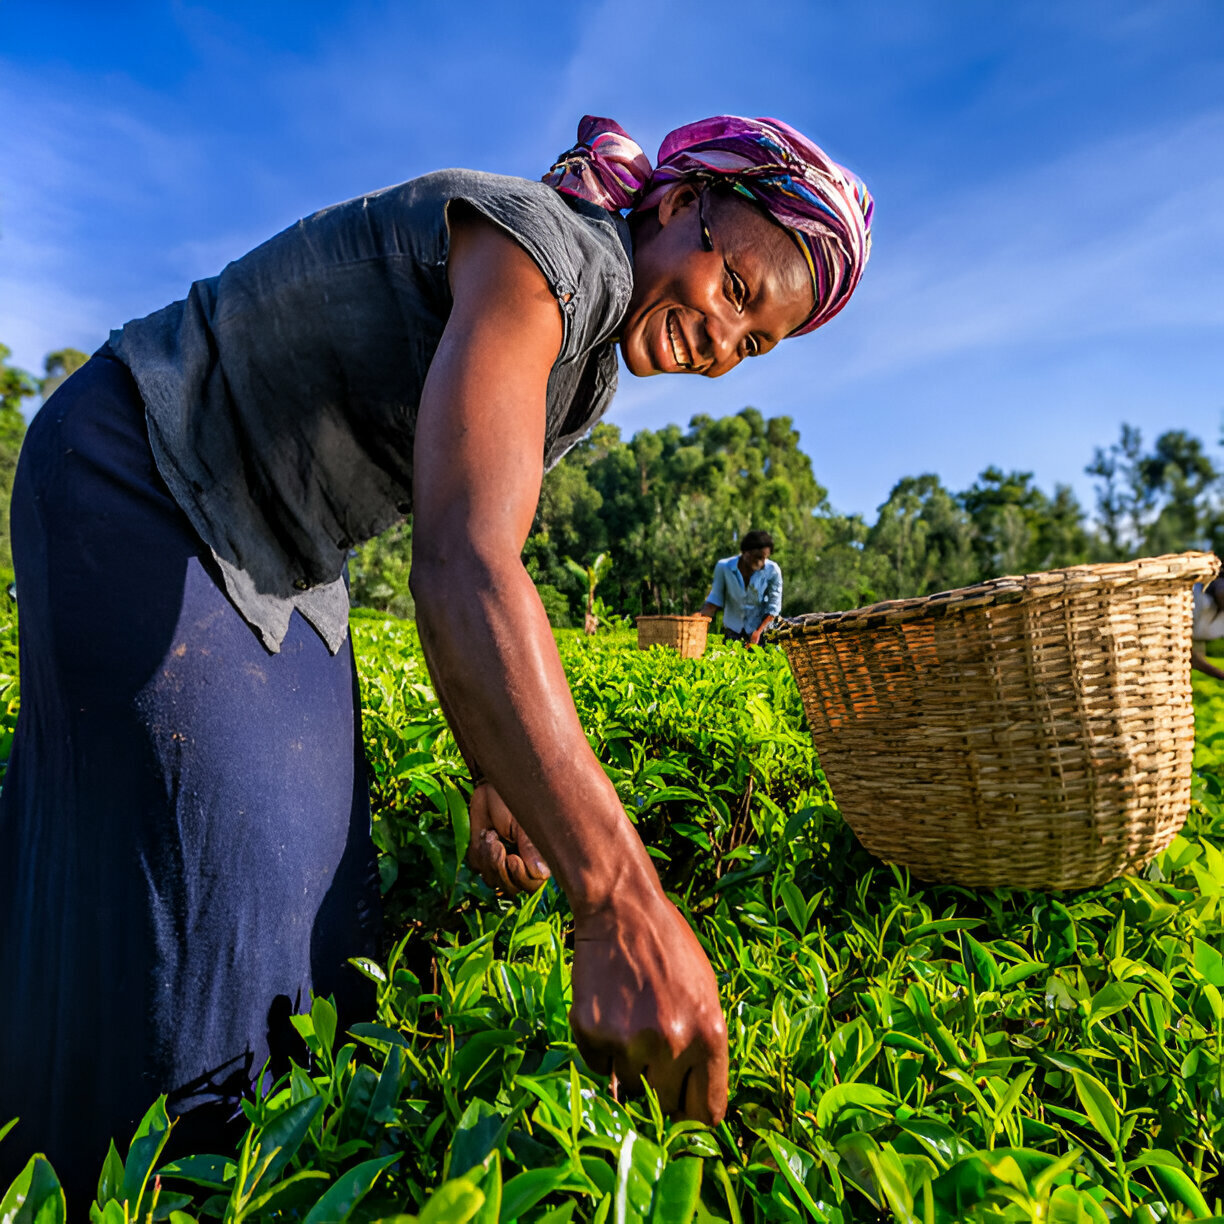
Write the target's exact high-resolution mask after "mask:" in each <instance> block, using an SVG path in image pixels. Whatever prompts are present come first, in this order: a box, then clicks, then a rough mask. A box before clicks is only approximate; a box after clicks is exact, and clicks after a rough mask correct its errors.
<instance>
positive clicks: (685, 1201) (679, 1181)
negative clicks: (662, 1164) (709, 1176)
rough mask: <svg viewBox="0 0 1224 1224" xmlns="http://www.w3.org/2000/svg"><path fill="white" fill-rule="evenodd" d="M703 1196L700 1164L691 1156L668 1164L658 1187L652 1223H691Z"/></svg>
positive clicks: (653, 1205) (655, 1194) (656, 1188)
mask: <svg viewBox="0 0 1224 1224" xmlns="http://www.w3.org/2000/svg"><path fill="white" fill-rule="evenodd" d="M700 1197H701V1161H700V1160H697V1159H695V1158H694V1157H692V1156H686V1157H682V1158H681V1159H680V1160H672V1161H669V1162H668V1164H667V1167H666V1168H665V1169H664V1170H663V1176H662V1177H660V1178H659V1184H658V1185H657V1186H656V1187H655V1192H654V1198H653V1200H652V1201H651V1206H650V1220H651V1224H689V1222H690V1221H691V1220H692V1218H693V1216H694V1214H695V1213H696V1211H697V1202H698V1199H699V1198H700Z"/></svg>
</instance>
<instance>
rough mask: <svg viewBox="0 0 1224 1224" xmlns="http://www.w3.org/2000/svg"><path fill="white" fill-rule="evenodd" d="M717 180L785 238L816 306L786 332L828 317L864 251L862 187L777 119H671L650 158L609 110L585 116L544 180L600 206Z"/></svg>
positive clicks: (642, 204)
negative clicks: (797, 254)
mask: <svg viewBox="0 0 1224 1224" xmlns="http://www.w3.org/2000/svg"><path fill="white" fill-rule="evenodd" d="M685 179H688V180H692V181H695V182H696V183H698V184H702V185H709V184H714V183H721V184H724V185H725V186H727V187H729V188H731V189H733V190H735V191H736V192H738V193H739V194H741V195H743V196H745V197H747V198H748V199H749V200H751V201H753V202H754V203H755V204H756V205H757V206H758V207H760V208H761V209H763V210H764V211H765V212H766V213H767V214H768V215H769V216H770V217H771V218H773V220H774V221H776V222H777V223H778V224H779V225H780V226H782V228H783V229H785V230H786V231H787V232H788V233H789V234H790V235H791V237H792V238H794V240H795V242H796V244H797V245H798V247H799V250H800V251H801V252H802V254H803V256H804V259H805V260H806V262H807V266H808V271H809V273H810V274H811V277H812V288H813V291H814V294H815V301H816V307H815V309H814V310H813V312H812V314H811V315H810V316H809V317H808V319H807V321H806V322H805V323H804V324H803V325H802V326H801V327H799V328H797V329H796V331H795V332H794V333H793V334H794V335H797V336H798V335H803V334H804V333H805V332H810V331H812V330H813V329H814V328H817V327H819V326H820V325H821V324H822V323H826V322H828V320H829V319H831V318H832V317H833V316H834V315H835V314H837V312H838V311H839V310H841V309H842V307H843V306H845V304H846V302H847V301H849V299H850V295H851V294H852V293H853V292H854V289H855V287H856V286H857V285H858V283H859V280H860V278H861V277H862V275H863V268H864V267H865V266H866V264H867V259H868V256H869V255H870V254H871V221H872V212H873V208H874V205H873V202H872V199H871V194H870V193H869V192H868V190H867V188H866V187H865V186H864V185H863V182H862V180H861V179H859V178H858V176H857V175H855V174H853V173H851V172H850V171H849V170H847V169H846V168H845V167H844V166H839V165H838V164H837V162H835V161H833V159H832V158H830V157H829V156H828V155H827V154H826V153H825V152H824V151H823V150H822V149H820V148H819V147H818V146H817V145H815V144H813V143H812V142H811V141H810V140H808V138H807V137H806V136H804V135H803V134H802V133H801V132H797V131H796V130H795V129H794V128H792V127H791V126H790V125H789V124H786V123H783V122H782V121H781V120H779V119H743V118H740V117H739V116H738V115H715V116H713V117H712V118H709V119H701V120H699V121H698V122H696V123H689V124H686V125H685V126H684V127H679V128H676V130H675V131H674V132H670V133H668V135H667V136H666V137H664V140H663V143H662V145H660V147H659V158H658V165H657V166H655V167H654V169H653V170H652V169H651V165H650V159H649V158H648V157H647V156H646V154H645V153H643V151H642V148H641V146H640V145H638V144H637V142H636V141H634V140H633V138H632V137H631V136H629V135H628V133H627V132H625V130H624V129H623V128H622V127H621V126H620V125H619V124H616V123H614V122H613V121H612V120H611V119H600V118H597V117H594V116H592V115H587V116H585V117H584V118H583V120H582V122H581V123H580V124H579V125H578V143H577V144H576V145H574V147H573V148H572V149H569V150H567V151H566V152H565V153H563V154H562V155H561V157H559V158H558V159H557V162H556V164H555V165H554V166H553V167H552V169H551V170H550V171H549V172H548V173H547V174H546V175H545V176H544V182H546V183H548V184H549V185H550V186H552V187H555V188H556V189H557V190H558V191H561V192H564V193H566V194H567V195H572V196H577V197H579V198H580V199H584V200H588V201H590V202H591V203H592V204H598V205H600V207H602V208H607V209H625V208H627V209H632V210H634V211H637V210H641V209H646V208H652V207H653V206H654V205H655V204H657V203H658V200H659V197H660V196H662V195H663V193H664V192H665V191H666V190H667V189H668V188H669V187H670V186H671V185H672V184H674V183H677V182H680V181H682V180H685Z"/></svg>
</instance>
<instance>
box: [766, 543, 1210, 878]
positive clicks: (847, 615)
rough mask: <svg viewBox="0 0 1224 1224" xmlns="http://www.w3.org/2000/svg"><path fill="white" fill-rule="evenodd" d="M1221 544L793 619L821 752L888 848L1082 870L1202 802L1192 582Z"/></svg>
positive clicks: (983, 873) (862, 830) (971, 861)
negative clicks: (1194, 767) (1195, 790)
mask: <svg viewBox="0 0 1224 1224" xmlns="http://www.w3.org/2000/svg"><path fill="white" fill-rule="evenodd" d="M1219 564H1220V563H1219V561H1218V560H1217V558H1216V557H1214V556H1212V555H1211V554H1210V553H1182V554H1179V555H1176V556H1168V557H1145V558H1143V559H1141V560H1139V561H1130V562H1124V563H1119V564H1110V565H1083V566H1076V567H1074V568H1071V569H1063V570H1052V571H1050V572H1048V573H1043V574H1028V575H1025V576H1023V577H1015V578H996V579H993V580H992V581H990V582H984V583H982V584H981V585H980V586H974V587H965V588H963V589H961V590H957V591H948V592H945V593H944V594H941V595H931V596H929V597H928V598H925V599H904V600H894V601H891V602H888V603H880V604H874V605H872V606H871V607H867V608H859V609H856V610H854V611H850V612H823V613H814V614H812V615H809V616H801V617H798V618H797V619H796V620H793V621H789V622H785V623H783V624H782V625H781V626H780V627H779V628H778V629H776V630H775V631H774V632H773V633H772V634H771V635H770V638H771V640H773V641H780V642H781V643H782V645H783V646H784V647H785V649H786V654H787V658H788V660H789V661H790V665H791V670H792V671H793V672H794V675H795V679H796V681H797V682H798V684H799V691H800V692H801V693H802V695H803V706H804V709H805V711H806V712H807V717H808V723H809V724H810V726H811V730H812V739H813V741H814V743H815V745H816V749H817V751H818V752H819V754H820V763H821V765H822V766H823V768H824V770H825V774H826V776H827V777H828V780H829V784H830V786H831V787H832V789H833V793H834V796H835V798H836V799H837V802H838V805H839V806H840V808H841V811H842V814H843V815H844V816H845V818H846V821H847V823H848V824H849V825H850V827H851V828H852V829H853V830H854V832H855V834H856V835H857V836H858V838H859V840H860V841H861V842H862V843H863V845H864V846H866V847H867V849H868V850H870V851H871V852H872V853H873V854H876V855H878V856H879V857H880V858H883V859H886V860H887V861H889V862H894V863H900V864H903V865H904V866H906V867H908V868H909V869H910V870H911V871H912V872H913V873H914V875H916V876H918V877H920V878H922V879H926V880H946V881H955V882H957V883H961V884H968V885H974V886H982V887H987V886H989V887H994V886H1000V885H1011V886H1015V887H1023V888H1035V889H1056V888H1081V887H1087V886H1089V885H1093V884H1099V883H1103V882H1104V881H1105V880H1110V879H1112V878H1113V877H1115V876H1118V875H1121V874H1123V873H1125V872H1128V871H1134V870H1137V869H1138V868H1140V867H1142V866H1143V865H1144V864H1145V863H1146V862H1147V861H1148V860H1149V859H1150V858H1151V857H1152V856H1153V855H1155V854H1156V853H1158V852H1159V851H1160V850H1162V849H1163V848H1164V847H1165V846H1167V845H1168V844H1169V842H1170V841H1171V840H1172V839H1173V836H1174V835H1175V834H1176V832H1177V830H1178V829H1179V828H1180V827H1181V825H1182V823H1183V822H1184V820H1185V818H1186V813H1187V811H1188V809H1189V805H1190V762H1191V757H1192V755H1193V751H1194V709H1193V706H1192V704H1191V696H1190V641H1191V639H1190V626H1191V584H1192V583H1194V582H1196V581H1203V580H1207V579H1209V578H1211V576H1212V575H1213V574H1215V572H1216V571H1217V569H1218V568H1219Z"/></svg>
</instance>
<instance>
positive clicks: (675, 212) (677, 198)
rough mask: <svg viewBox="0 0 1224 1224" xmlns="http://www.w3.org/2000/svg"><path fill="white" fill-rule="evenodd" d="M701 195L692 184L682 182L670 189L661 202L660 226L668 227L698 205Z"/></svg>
mask: <svg viewBox="0 0 1224 1224" xmlns="http://www.w3.org/2000/svg"><path fill="white" fill-rule="evenodd" d="M700 194H701V193H700V192H699V191H698V190H697V187H696V186H695V185H694V184H693V183H690V182H680V183H676V184H674V185H673V186H671V187H669V188H668V189H667V191H666V192H665V193H664V194H663V197H662V199H660V200H659V213H658V216H659V225H660V226H664V225H667V224H668V223H669V222H670V221H673V220H674V219H675V218H676V217H677V216H679V215H680V214H681V213H683V212H686V211H687V210H688V209H690V208H692V207H693V205H695V204H696V203H697V198H698V196H699V195H700Z"/></svg>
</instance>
